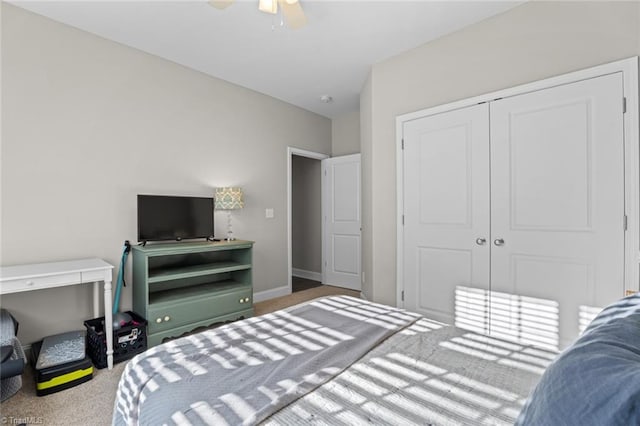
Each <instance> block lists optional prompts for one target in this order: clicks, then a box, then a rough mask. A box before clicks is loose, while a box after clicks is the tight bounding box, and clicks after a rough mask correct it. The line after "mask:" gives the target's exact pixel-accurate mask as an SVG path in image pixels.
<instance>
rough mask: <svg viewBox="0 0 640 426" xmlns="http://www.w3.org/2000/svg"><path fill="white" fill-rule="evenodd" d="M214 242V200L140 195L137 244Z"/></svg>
mask: <svg viewBox="0 0 640 426" xmlns="http://www.w3.org/2000/svg"><path fill="white" fill-rule="evenodd" d="M196 238H206V239H208V240H213V198H206V197H180V196H170V195H138V241H140V242H143V243H146V242H147V241H169V240H173V241H181V240H187V239H196Z"/></svg>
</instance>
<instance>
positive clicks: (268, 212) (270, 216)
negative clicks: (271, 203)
mask: <svg viewBox="0 0 640 426" xmlns="http://www.w3.org/2000/svg"><path fill="white" fill-rule="evenodd" d="M264 217H266V218H267V219H273V209H266V210H265V211H264Z"/></svg>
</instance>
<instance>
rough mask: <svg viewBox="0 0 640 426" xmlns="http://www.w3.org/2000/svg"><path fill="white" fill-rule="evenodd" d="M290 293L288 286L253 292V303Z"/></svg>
mask: <svg viewBox="0 0 640 426" xmlns="http://www.w3.org/2000/svg"><path fill="white" fill-rule="evenodd" d="M289 294H291V289H290V288H289V286H286V285H285V286H283V287H277V288H273V289H271V290H265V291H259V292H257V293H253V303H258V302H263V301H265V300H269V299H275V298H276V297H281V296H287V295H289Z"/></svg>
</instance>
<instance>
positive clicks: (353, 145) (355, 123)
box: [331, 111, 360, 157]
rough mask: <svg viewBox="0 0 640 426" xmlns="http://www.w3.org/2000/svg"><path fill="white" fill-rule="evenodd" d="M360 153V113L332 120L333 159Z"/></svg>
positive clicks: (350, 113)
mask: <svg viewBox="0 0 640 426" xmlns="http://www.w3.org/2000/svg"><path fill="white" fill-rule="evenodd" d="M358 153H360V111H353V112H349V113H346V114H343V115H342V116H340V117H337V118H334V119H333V120H331V154H332V156H333V157H337V156H339V155H349V154H358Z"/></svg>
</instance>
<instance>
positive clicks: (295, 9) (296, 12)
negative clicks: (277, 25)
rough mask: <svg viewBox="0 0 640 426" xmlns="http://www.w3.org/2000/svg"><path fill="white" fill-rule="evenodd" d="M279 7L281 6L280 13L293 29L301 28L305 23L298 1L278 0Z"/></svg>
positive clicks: (305, 18) (305, 19)
mask: <svg viewBox="0 0 640 426" xmlns="http://www.w3.org/2000/svg"><path fill="white" fill-rule="evenodd" d="M278 3H280V7H281V8H282V15H283V16H284V19H285V20H286V21H287V26H288V27H289V28H291V29H293V30H297V29H298V28H302V27H304V26H305V25H306V24H307V17H306V16H304V12H303V11H302V6H301V5H300V2H299V1H294V2H293V3H292V2H291V0H279V1H278Z"/></svg>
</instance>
